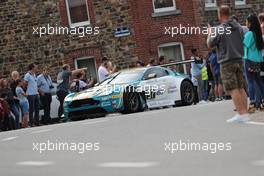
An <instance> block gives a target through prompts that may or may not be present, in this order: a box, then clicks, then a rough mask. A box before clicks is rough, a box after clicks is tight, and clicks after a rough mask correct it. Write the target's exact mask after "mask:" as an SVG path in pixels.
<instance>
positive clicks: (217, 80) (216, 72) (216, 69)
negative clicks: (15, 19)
mask: <svg viewBox="0 0 264 176" xmlns="http://www.w3.org/2000/svg"><path fill="white" fill-rule="evenodd" d="M209 60H210V67H211V71H212V74H213V77H214V85H215V88H214V94H215V97H216V99H215V101H221V100H223V85H222V80H221V74H220V64H219V63H218V62H217V54H216V50H215V49H213V50H212V53H211V55H210V57H209Z"/></svg>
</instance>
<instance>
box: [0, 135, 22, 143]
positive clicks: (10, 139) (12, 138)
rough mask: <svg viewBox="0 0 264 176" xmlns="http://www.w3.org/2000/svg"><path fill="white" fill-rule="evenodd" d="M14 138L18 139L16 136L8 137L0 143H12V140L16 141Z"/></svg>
mask: <svg viewBox="0 0 264 176" xmlns="http://www.w3.org/2000/svg"><path fill="white" fill-rule="evenodd" d="M16 138H18V137H17V136H14V137H8V138H4V139H2V140H1V141H2V142H5V141H12V140H14V139H16Z"/></svg>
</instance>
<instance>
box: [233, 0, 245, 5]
mask: <svg viewBox="0 0 264 176" xmlns="http://www.w3.org/2000/svg"><path fill="white" fill-rule="evenodd" d="M235 4H236V5H245V4H246V0H235Z"/></svg>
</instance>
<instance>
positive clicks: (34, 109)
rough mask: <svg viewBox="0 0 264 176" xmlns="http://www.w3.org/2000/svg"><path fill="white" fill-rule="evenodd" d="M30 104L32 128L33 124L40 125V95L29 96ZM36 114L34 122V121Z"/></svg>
mask: <svg viewBox="0 0 264 176" xmlns="http://www.w3.org/2000/svg"><path fill="white" fill-rule="evenodd" d="M28 103H29V123H30V126H32V125H33V124H35V125H37V126H38V125H39V95H29V96H28ZM33 114H34V120H33Z"/></svg>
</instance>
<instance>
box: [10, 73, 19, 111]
mask: <svg viewBox="0 0 264 176" xmlns="http://www.w3.org/2000/svg"><path fill="white" fill-rule="evenodd" d="M11 78H12V80H11V82H10V88H11V91H12V93H13V95H14V101H15V105H16V106H17V109H18V111H20V105H19V100H18V97H17V94H16V87H17V82H16V81H17V80H18V79H20V74H19V73H18V71H13V72H12V73H11Z"/></svg>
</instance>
